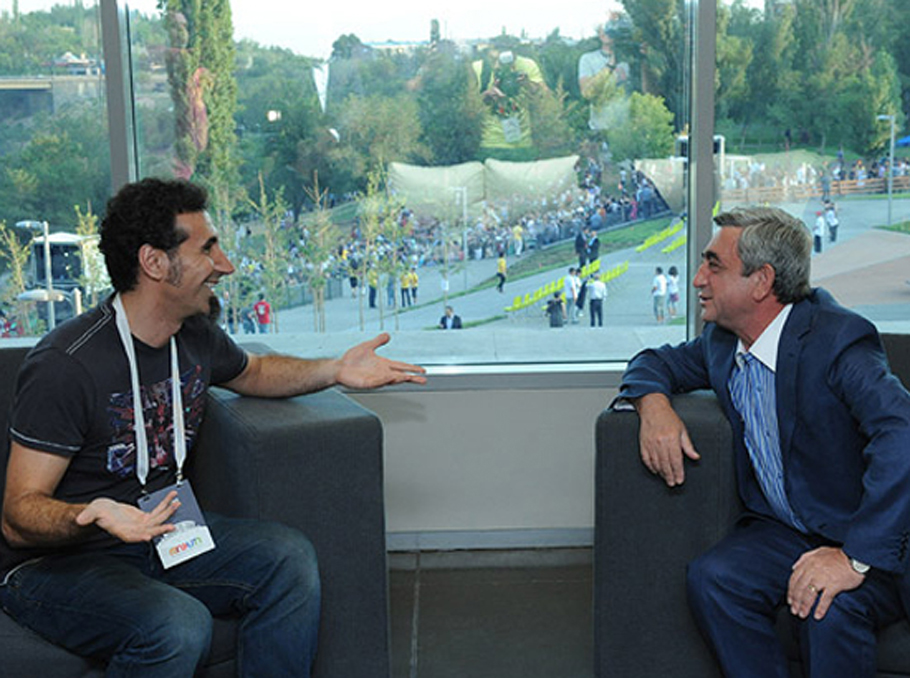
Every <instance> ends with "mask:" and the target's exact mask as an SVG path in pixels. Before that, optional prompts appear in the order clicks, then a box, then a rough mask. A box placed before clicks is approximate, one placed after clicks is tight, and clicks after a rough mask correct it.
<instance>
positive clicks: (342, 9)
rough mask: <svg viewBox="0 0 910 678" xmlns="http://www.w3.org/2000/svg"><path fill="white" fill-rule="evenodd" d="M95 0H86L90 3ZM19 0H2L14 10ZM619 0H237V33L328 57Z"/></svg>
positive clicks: (31, 2)
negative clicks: (354, 41) (362, 46)
mask: <svg viewBox="0 0 910 678" xmlns="http://www.w3.org/2000/svg"><path fill="white" fill-rule="evenodd" d="M72 1H73V0H19V10H20V11H21V12H28V11H33V10H36V9H47V8H48V7H50V6H52V5H54V4H71V3H72ZM92 2H93V0H83V4H85V5H90V4H91V3H92ZM751 3H752V4H754V5H756V6H763V3H764V0H751ZM128 4H129V6H130V8H131V9H138V10H139V11H141V12H144V13H151V12H154V11H155V4H156V3H155V0H132V1H131V2H129V3H128ZM12 5H13V0H0V11H9V10H10V9H11V8H12ZM620 8H621V5H620V3H619V1H618V0H549V1H544V2H542V1H541V0H531V1H530V2H529V1H528V0H498V1H493V2H491V1H490V0H457V1H456V0H446V1H445V2H437V3H434V2H432V1H431V0H316V1H315V2H306V1H305V0H304V1H299V0H231V9H232V11H233V15H234V37H235V38H237V39H241V38H250V39H252V40H255V41H256V42H258V43H260V44H262V45H277V46H280V47H286V48H288V49H291V50H293V51H294V52H296V53H298V54H302V55H304V56H313V57H323V58H328V56H329V54H331V51H332V43H333V42H334V41H335V40H336V39H337V38H338V37H339V36H340V35H342V34H346V33H354V34H355V35H357V37H359V38H360V39H361V40H362V41H363V42H368V43H369V42H384V41H386V40H396V41H416V40H427V39H428V38H429V35H430V21H431V20H432V19H438V20H439V24H440V31H441V33H442V36H443V37H444V38H450V39H453V40H464V39H470V38H489V37H493V36H495V35H499V34H500V33H501V32H502V30H503V28H505V30H506V32H507V33H509V34H511V35H521V34H522V31H524V32H525V33H526V34H527V36H528V37H530V38H543V37H546V36H547V35H548V34H549V33H550V32H552V31H553V29H554V28H557V27H558V28H559V29H560V34H561V35H563V36H565V37H569V38H579V39H580V38H588V37H592V36H593V35H595V34H596V26H597V24H598V23H600V22H602V21H604V20H606V19H607V18H608V16H609V13H610V12H611V11H613V10H616V9H620Z"/></svg>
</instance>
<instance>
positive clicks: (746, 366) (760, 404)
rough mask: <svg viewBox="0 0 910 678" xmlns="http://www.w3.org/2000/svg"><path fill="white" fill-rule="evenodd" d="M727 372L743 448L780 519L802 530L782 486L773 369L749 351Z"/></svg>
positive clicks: (782, 477)
mask: <svg viewBox="0 0 910 678" xmlns="http://www.w3.org/2000/svg"><path fill="white" fill-rule="evenodd" d="M736 358H737V361H736V362H737V369H735V370H734V371H733V374H731V375H730V383H729V385H728V387H729V389H730V397H731V398H732V400H733V406H734V407H735V408H736V411H737V412H739V414H740V416H741V417H742V418H743V424H744V426H745V438H746V440H745V442H746V449H747V450H748V451H749V457H750V458H751V459H752V466H753V467H754V468H755V475H756V476H757V477H758V482H759V484H760V485H761V488H762V491H763V492H764V493H765V498H766V499H767V500H768V503H769V504H770V505H771V509H772V510H773V511H774V513H775V514H776V515H777V517H778V518H780V519H781V520H782V521H784V522H785V523H787V524H788V525H790V526H791V527H795V528H796V529H797V530H800V531H801V532H805V531H806V528H805V527H804V526H803V524H802V523H801V522H800V520H799V518H797V517H796V515H795V514H794V513H793V509H792V508H791V507H790V502H789V501H788V500H787V493H786V491H785V489H784V466H783V462H782V461H781V453H780V429H779V428H778V425H777V394H776V392H775V390H774V373H773V372H772V371H771V370H770V369H768V368H767V367H765V365H764V364H762V362H761V361H760V360H758V359H756V358H755V356H753V355H752V354H751V353H739V354H737V356H736Z"/></svg>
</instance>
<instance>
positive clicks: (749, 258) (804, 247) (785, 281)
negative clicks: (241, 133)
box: [714, 207, 812, 304]
mask: <svg viewBox="0 0 910 678" xmlns="http://www.w3.org/2000/svg"><path fill="white" fill-rule="evenodd" d="M714 223H716V224H717V225H718V226H721V227H728V226H732V227H734V228H740V229H742V233H741V234H740V237H739V242H738V244H737V253H738V254H739V258H740V259H741V260H742V262H743V270H742V274H743V276H744V277H747V276H750V275H752V274H753V273H754V272H755V271H757V270H758V269H760V268H761V267H762V266H764V265H765V264H769V265H770V266H771V268H773V269H774V287H773V291H774V296H776V297H777V300H778V301H779V302H780V303H782V304H791V303H796V302H798V301H802V300H803V299H805V298H806V297H808V296H809V293H810V292H811V287H810V285H809V268H810V261H811V258H812V240H811V238H810V236H809V229H807V228H806V225H805V224H804V223H803V222H802V221H801V220H800V219H797V218H796V217H794V216H793V215H791V214H789V213H787V212H785V211H783V210H781V209H777V208H776V207H748V208H738V209H734V210H731V211H729V212H721V213H720V214H718V215H717V216H716V217H714Z"/></svg>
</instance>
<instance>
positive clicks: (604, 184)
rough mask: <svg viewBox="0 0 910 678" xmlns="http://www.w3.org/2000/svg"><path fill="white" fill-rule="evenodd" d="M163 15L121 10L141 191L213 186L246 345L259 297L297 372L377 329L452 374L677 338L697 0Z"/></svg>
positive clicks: (276, 340) (682, 305) (232, 321)
mask: <svg viewBox="0 0 910 678" xmlns="http://www.w3.org/2000/svg"><path fill="white" fill-rule="evenodd" d="M160 4H162V5H163V9H161V10H160V11H159V9H158V8H156V6H155V3H153V2H146V3H144V4H143V3H141V2H134V3H130V4H129V5H128V8H129V12H128V16H129V19H130V31H129V34H130V40H131V54H132V59H131V63H132V68H133V73H132V86H133V89H134V93H135V106H136V111H135V112H136V123H137V124H136V127H137V131H138V144H137V146H138V149H139V153H138V174H139V175H143V176H146V175H172V176H186V177H189V178H191V179H192V180H194V181H199V182H201V183H203V184H205V185H207V186H208V187H209V188H210V190H211V194H212V197H213V203H214V204H213V215H214V216H215V218H216V222H217V224H218V227H219V229H220V230H221V232H222V236H223V239H224V240H225V242H227V243H228V247H229V249H230V253H231V256H232V258H233V259H234V261H235V263H236V264H237V265H238V274H237V275H235V276H233V277H232V279H231V280H230V282H229V283H227V284H224V283H223V287H224V290H223V292H224V296H225V301H226V315H225V321H226V324H227V325H229V326H230V327H231V328H232V329H233V331H234V332H235V333H236V334H237V335H239V336H241V337H242V336H243V334H244V332H245V331H252V332H258V331H259V325H258V323H257V322H256V321H257V318H256V317H255V310H254V305H255V303H256V302H257V301H258V300H259V298H260V296H264V297H265V299H266V300H267V301H269V302H270V303H271V305H272V309H273V312H272V317H271V323H270V325H269V329H268V331H269V334H270V336H269V337H268V340H269V342H270V343H271V344H273V345H275V346H277V347H279V348H281V349H289V350H295V351H300V352H302V353H308V354H312V353H313V352H314V351H317V352H318V351H321V350H323V349H324V350H326V351H329V352H330V351H334V350H336V349H338V348H341V347H344V346H348V345H350V344H351V343H352V341H353V340H354V339H355V338H356V337H352V336H351V335H352V334H356V335H361V334H362V335H364V336H372V335H373V334H375V333H376V332H378V331H381V330H385V331H391V332H393V333H394V334H395V339H394V341H393V346H392V347H391V348H392V350H391V352H394V353H396V354H399V355H402V356H407V357H408V358H409V359H412V360H414V359H419V360H421V361H422V362H424V363H441V364H470V363H479V364H489V363H503V362H505V363H540V362H579V361H591V360H596V361H603V360H610V359H623V358H626V357H628V356H629V355H630V354H631V353H633V352H634V351H635V350H637V349H638V348H639V347H640V346H641V345H643V344H646V343H653V341H655V340H660V339H663V340H678V339H682V338H684V336H685V331H686V326H685V321H684V317H685V313H686V295H685V287H686V285H685V280H686V278H687V272H686V254H685V253H686V247H685V244H686V228H685V211H686V207H685V203H686V197H685V191H684V186H685V182H684V179H683V173H684V170H685V161H684V159H683V158H681V157H679V156H680V153H682V152H684V150H685V149H684V147H681V146H680V143H679V139H680V136H681V135H682V134H684V133H685V130H686V126H687V112H686V103H687V100H688V99H687V96H686V83H687V78H686V76H685V72H686V64H685V59H686V55H687V50H686V48H685V46H686V39H687V21H686V15H685V12H684V10H683V3H680V6H679V7H678V8H676V9H673V10H672V11H669V10H668V11H667V13H666V16H663V17H656V16H653V12H651V11H650V10H649V9H648V7H647V6H646V5H647V3H641V2H632V1H631V0H630V1H628V2H626V3H624V4H620V3H616V4H615V5H614V6H612V7H610V8H608V11H605V9H604V7H603V6H602V5H597V4H592V3H590V2H574V3H569V4H568V5H567V4H566V3H561V4H560V5H559V6H550V7H545V8H542V9H538V8H535V9H533V10H532V9H531V8H529V7H528V6H527V5H525V4H519V3H505V4H504V6H497V7H490V6H483V7H482V8H480V7H472V6H471V3H466V4H465V5H464V7H462V8H461V9H457V10H456V9H452V8H450V7H448V6H446V7H442V6H438V7H434V6H433V5H432V3H422V4H414V3H407V2H398V3H391V4H385V5H383V6H382V7H379V6H377V7H376V8H364V7H362V6H360V5H358V6H357V7H356V8H355V7H353V6H351V11H350V12H345V11H343V8H339V7H338V6H337V5H335V6H332V7H331V8H328V7H327V8H326V9H325V10H323V9H319V8H313V7H309V6H307V7H304V6H301V7H300V9H299V10H295V9H293V8H291V7H290V6H287V5H286V4H282V5H281V6H280V7H279V6H278V3H273V4H274V5H275V6H274V7H271V9H270V4H269V3H268V2H266V3H263V2H252V1H251V0H233V2H232V3H231V4H230V11H228V3H227V2H212V3H204V5H203V6H194V5H193V3H183V2H177V1H176V0H175V1H172V2H166V3H160ZM194 7H196V9H194ZM294 12H299V13H300V16H299V17H298V16H294ZM232 30H233V37H234V40H233V41H230V40H226V36H230V35H231V31H232ZM570 268H573V269H580V275H578V276H577V278H576V279H577V282H576V283H574V284H573V283H572V281H571V280H570V276H569V269H570ZM658 268H660V269H661V273H659V274H658V273H657V269H658ZM502 278H504V282H503V284H500V280H501V279H502ZM677 279H678V281H679V282H678V283H677V282H676V280H677ZM677 284H678V287H677ZM677 290H678V291H677ZM556 292H559V293H560V298H561V300H562V305H555V304H554V303H553V299H554V294H555V293H556ZM581 294H584V299H583V300H579V304H578V306H577V307H576V309H577V310H573V309H572V306H573V305H574V304H572V303H571V300H570V303H568V304H567V303H566V297H567V296H570V297H571V296H575V297H576V300H578V297H580V296H581ZM601 296H603V297H604V298H603V300H602V301H599V302H598V301H597V298H598V297H601ZM592 297H593V298H594V299H595V303H594V304H593V306H594V325H595V327H594V329H593V330H592V329H591V322H592V321H591V316H592V313H591V306H592V304H591V301H592ZM447 306H449V307H451V308H452V312H451V313H452V316H453V317H452V318H451V319H448V317H447V314H446V307H447ZM548 306H549V308H550V311H549V313H548V312H547V307H548ZM601 308H602V316H603V319H602V320H601V319H600V315H601V314H600V313H598V311H599V310H600V309H601ZM456 315H457V316H458V317H459V320H460V324H461V325H462V328H463V329H462V330H461V331H458V332H447V331H443V330H441V329H440V327H439V326H440V324H449V323H453V322H455V321H454V316H456ZM551 319H552V322H553V323H555V324H557V325H558V324H562V327H561V328H559V327H551V326H550V325H551ZM601 323H602V325H601ZM250 338H251V337H250ZM656 338H657V339H656Z"/></svg>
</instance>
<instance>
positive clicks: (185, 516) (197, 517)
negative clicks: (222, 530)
mask: <svg viewBox="0 0 910 678" xmlns="http://www.w3.org/2000/svg"><path fill="white" fill-rule="evenodd" d="M174 490H176V491H177V500H178V501H179V502H180V506H179V508H178V509H177V511H176V512H175V513H174V515H173V516H171V521H170V522H171V524H173V525H174V527H175V528H177V529H175V530H174V531H173V532H168V533H167V534H163V535H161V536H160V537H155V538H154V539H153V540H152V543H153V544H155V549H156V550H157V551H158V557H159V558H160V559H161V564H162V565H163V566H164V569H166V570H167V569H169V568H171V567H174V565H179V564H180V563H185V562H186V561H188V560H190V559H192V558H195V557H196V556H198V555H202V554H203V553H206V552H207V551H211V550H212V549H214V548H215V542H214V540H213V539H212V533H211V532H210V531H209V528H208V526H207V525H206V524H205V519H204V518H203V517H202V511H201V510H200V509H199V503H198V502H197V501H196V495H195V494H193V488H192V487H190V483H189V481H186V480H184V481H183V482H181V483H177V484H176V485H171V486H169V487H165V488H164V489H162V490H158V491H157V492H152V493H151V494H148V495H145V496H143V497H140V498H139V508H141V509H142V510H143V511H145V512H146V513H151V511H152V510H153V509H154V508H155V507H156V506H158V504H160V503H161V501H162V500H163V499H164V498H165V496H167V494H168V492H172V491H174Z"/></svg>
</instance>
